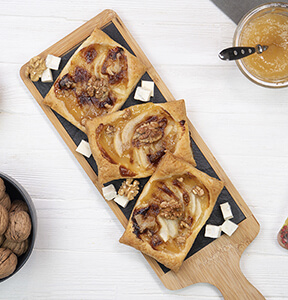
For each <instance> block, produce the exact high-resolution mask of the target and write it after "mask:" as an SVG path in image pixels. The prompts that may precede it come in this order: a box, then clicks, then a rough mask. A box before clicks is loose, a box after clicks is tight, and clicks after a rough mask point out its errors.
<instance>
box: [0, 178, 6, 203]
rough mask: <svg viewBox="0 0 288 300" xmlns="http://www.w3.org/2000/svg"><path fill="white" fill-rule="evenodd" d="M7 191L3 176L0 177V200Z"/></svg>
mask: <svg viewBox="0 0 288 300" xmlns="http://www.w3.org/2000/svg"><path fill="white" fill-rule="evenodd" d="M5 191H6V186H5V183H4V181H3V179H2V178H0V200H1V199H2V198H3V196H4V194H5Z"/></svg>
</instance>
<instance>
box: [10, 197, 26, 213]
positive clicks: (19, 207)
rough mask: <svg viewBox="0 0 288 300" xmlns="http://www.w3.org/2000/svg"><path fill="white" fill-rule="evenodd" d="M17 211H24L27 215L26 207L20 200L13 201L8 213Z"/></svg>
mask: <svg viewBox="0 0 288 300" xmlns="http://www.w3.org/2000/svg"><path fill="white" fill-rule="evenodd" d="M18 211H26V212H27V213H29V208H28V205H27V204H26V203H25V202H24V201H22V200H14V201H13V202H12V204H11V207H10V210H9V213H14V212H18Z"/></svg>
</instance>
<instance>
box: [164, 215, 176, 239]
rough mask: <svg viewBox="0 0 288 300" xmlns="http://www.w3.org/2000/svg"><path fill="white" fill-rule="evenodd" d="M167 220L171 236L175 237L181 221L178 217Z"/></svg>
mask: <svg viewBox="0 0 288 300" xmlns="http://www.w3.org/2000/svg"><path fill="white" fill-rule="evenodd" d="M165 221H166V224H167V227H168V231H169V236H170V237H171V238H172V239H174V238H175V237H176V236H177V234H178V225H179V222H178V220H177V219H175V220H167V219H166V220H165Z"/></svg>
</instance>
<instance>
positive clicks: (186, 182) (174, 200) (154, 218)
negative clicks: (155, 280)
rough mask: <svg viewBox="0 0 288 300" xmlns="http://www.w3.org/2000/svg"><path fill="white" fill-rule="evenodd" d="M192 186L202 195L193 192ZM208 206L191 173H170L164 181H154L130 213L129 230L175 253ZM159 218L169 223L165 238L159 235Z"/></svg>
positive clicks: (153, 245) (161, 248)
mask: <svg viewBox="0 0 288 300" xmlns="http://www.w3.org/2000/svg"><path fill="white" fill-rule="evenodd" d="M195 187H197V188H199V189H201V190H203V191H204V194H203V195H202V196H199V195H195V194H194V193H193V189H194V188H195ZM208 206H209V194H208V191H207V189H206V188H205V187H204V186H203V184H202V183H201V182H200V181H199V179H198V178H196V177H195V176H193V175H192V176H191V174H184V175H183V176H181V177H179V176H172V177H171V178H170V179H166V180H165V181H161V180H155V181H153V182H152V183H151V186H150V188H149V191H148V192H147V194H145V196H144V197H143V198H142V199H141V202H140V203H137V207H136V208H135V210H134V212H133V216H132V221H133V228H134V231H133V232H134V234H136V236H137V237H138V238H139V239H142V240H143V241H146V242H148V243H149V244H150V245H151V247H152V248H153V249H155V250H159V251H164V252H167V253H171V252H173V253H179V252H180V251H181V250H182V249H183V248H184V247H185V243H186V240H187V238H188V237H189V236H190V235H191V234H192V233H193V229H194V228H195V227H196V226H197V225H198V224H199V223H200V222H201V221H202V217H203V211H205V210H206V209H207V208H208ZM161 218H162V220H163V219H164V220H165V222H169V223H170V225H171V224H172V225H173V230H172V232H173V233H171V229H169V230H168V234H170V236H169V238H168V239H167V240H166V241H165V240H164V239H163V238H162V237H163V235H162V233H161V231H162V232H163V228H162V227H163V224H162V222H163V221H161ZM168 227H169V226H168ZM168 227H167V228H168ZM165 230H166V229H165ZM164 233H165V232H164Z"/></svg>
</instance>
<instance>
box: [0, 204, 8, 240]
mask: <svg viewBox="0 0 288 300" xmlns="http://www.w3.org/2000/svg"><path fill="white" fill-rule="evenodd" d="M8 223H9V215H8V211H7V209H6V208H5V207H4V206H2V205H0V235H2V234H4V233H5V231H6V229H7V227H8Z"/></svg>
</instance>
